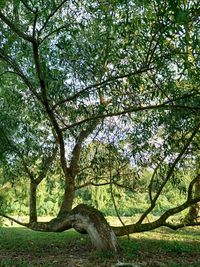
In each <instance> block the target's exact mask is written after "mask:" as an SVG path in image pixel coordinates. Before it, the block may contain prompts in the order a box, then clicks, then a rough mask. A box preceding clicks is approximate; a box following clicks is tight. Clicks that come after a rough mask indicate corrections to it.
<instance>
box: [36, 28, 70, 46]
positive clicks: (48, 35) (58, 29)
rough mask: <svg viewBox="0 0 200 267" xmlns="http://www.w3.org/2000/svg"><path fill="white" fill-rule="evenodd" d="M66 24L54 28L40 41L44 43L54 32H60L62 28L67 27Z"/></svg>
mask: <svg viewBox="0 0 200 267" xmlns="http://www.w3.org/2000/svg"><path fill="white" fill-rule="evenodd" d="M65 28H66V25H64V26H60V27H59V28H57V29H55V30H53V31H52V32H50V33H48V34H47V35H46V36H44V38H43V39H42V40H41V41H40V44H42V43H43V42H44V41H45V40H46V39H47V38H49V37H50V36H51V35H52V34H54V33H58V32H59V31H61V30H62V29H65Z"/></svg>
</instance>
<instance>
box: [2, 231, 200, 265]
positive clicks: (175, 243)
mask: <svg viewBox="0 0 200 267" xmlns="http://www.w3.org/2000/svg"><path fill="white" fill-rule="evenodd" d="M119 243H120V245H121V247H122V251H121V254H120V255H112V254H111V253H109V252H107V253H100V252H96V251H94V250H93V248H92V247H91V245H90V241H89V240H88V238H87V236H85V235H84V236H83V235H80V234H78V233H76V232H74V231H72V230H71V231H68V232H64V233H40V232H33V231H31V230H28V229H25V228H21V227H18V228H16V227H10V228H9V227H2V228H0V266H10V267H11V266H12V267H15V266H24V267H26V266H46V267H47V266H48V267H50V266H65V267H81V266H83V267H96V266H105V267H106V266H109V267H110V266H112V265H113V264H114V263H117V262H118V261H121V262H126V263H135V264H136V265H137V266H152V267H156V266H157V267H162V266H170V267H175V266H176V267H189V266H196V267H197V266H198V267H199V266H200V256H199V255H200V229H198V228H187V229H185V230H181V231H177V232H172V231H170V230H166V229H158V230H156V231H152V232H148V233H141V234H135V235H131V238H130V240H128V239H127V237H123V238H119Z"/></svg>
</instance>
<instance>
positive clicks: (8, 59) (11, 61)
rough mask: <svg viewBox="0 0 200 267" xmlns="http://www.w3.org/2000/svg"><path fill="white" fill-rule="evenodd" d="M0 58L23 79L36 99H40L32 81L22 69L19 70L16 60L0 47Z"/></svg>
mask: <svg viewBox="0 0 200 267" xmlns="http://www.w3.org/2000/svg"><path fill="white" fill-rule="evenodd" d="M0 59H2V60H3V61H5V62H6V63H7V64H8V65H9V66H10V67H11V68H12V69H13V70H14V72H13V73H15V74H16V75H18V76H19V77H20V78H21V79H22V80H23V81H24V83H25V84H26V85H27V86H28V88H29V89H30V91H31V92H32V94H33V95H34V96H35V97H36V98H37V99H38V100H40V96H39V95H38V94H37V92H36V91H35V89H34V87H33V85H32V83H31V82H30V80H29V79H28V78H27V77H26V75H25V74H24V73H23V71H22V70H21V68H20V67H19V65H18V64H17V62H16V61H15V60H14V59H13V58H11V57H10V56H8V55H7V54H6V53H5V52H4V51H3V49H2V48H0Z"/></svg>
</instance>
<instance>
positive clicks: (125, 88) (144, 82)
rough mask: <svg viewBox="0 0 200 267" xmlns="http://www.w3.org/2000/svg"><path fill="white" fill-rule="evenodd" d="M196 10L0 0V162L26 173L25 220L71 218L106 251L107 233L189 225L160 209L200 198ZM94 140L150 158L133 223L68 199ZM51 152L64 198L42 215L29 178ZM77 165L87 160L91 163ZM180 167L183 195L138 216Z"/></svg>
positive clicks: (57, 227)
mask: <svg viewBox="0 0 200 267" xmlns="http://www.w3.org/2000/svg"><path fill="white" fill-rule="evenodd" d="M198 14H199V6H198V1H195V0H191V1H190V0H186V1H181V0H179V1H178V0H177V1H162V0H159V1H158V0H153V1H145V0H144V1H132V0H124V1H119V0H110V1H95V0H94V1H93V0H91V1H84V0H81V1H66V0H64V1H61V0H60V1H58V0H54V1H35V0H29V1H25V0H13V1H11V0H10V1H1V11H0V28H1V34H0V38H1V45H0V60H1V66H0V71H1V73H0V79H1V88H0V108H1V114H0V118H1V121H2V122H1V126H0V127H1V128H2V129H1V131H2V133H3V135H1V139H0V140H1V142H2V145H1V149H2V157H1V159H2V160H1V162H2V166H3V167H2V168H4V169H5V173H6V170H11V169H12V167H13V168H16V166H17V172H18V173H20V171H21V172H23V173H25V175H26V176H27V177H28V179H29V181H30V221H29V223H24V224H23V225H25V226H27V227H29V228H31V229H34V230H40V231H57V232H59V231H64V230H67V229H69V228H71V227H74V228H75V229H76V230H78V231H80V232H87V233H88V234H89V235H90V237H91V239H92V242H93V243H94V245H95V246H96V247H97V248H99V249H111V250H113V251H116V250H117V249H118V245H117V241H116V239H115V235H118V236H120V235H126V234H130V233H134V232H141V231H148V230H151V229H155V228H157V227H160V226H168V227H171V228H174V229H177V228H180V227H183V226H184V225H185V223H180V224H177V225H173V224H171V223H170V222H169V221H168V219H169V218H170V217H171V216H173V215H174V214H177V213H179V212H181V211H183V210H184V209H186V208H188V207H190V206H191V205H192V204H195V203H197V202H198V201H200V196H199V195H195V194H194V192H193V191H194V187H195V184H196V182H197V181H198V177H199V172H198V173H196V172H195V173H194V172H192V170H193V169H194V168H195V164H196V160H195V157H196V154H197V151H198V149H199V144H198V143H199V128H200V121H199V110H200V108H199V103H200V96H199V94H200V92H199V77H200V76H199V69H198V68H199V53H198V46H199V40H198V35H199V26H198V25H199V24H198V23H199V18H198ZM94 140H97V141H98V142H101V143H102V142H104V144H105V147H106V146H108V147H109V146H110V147H111V148H112V151H113V149H114V150H116V151H117V152H116V155H119V154H120V155H121V158H122V162H123V161H124V160H125V158H126V159H127V158H128V159H129V164H132V165H133V166H134V169H135V171H138V172H140V171H141V169H142V168H146V167H147V166H148V167H149V168H151V169H152V170H154V171H153V174H152V176H151V177H149V186H148V190H149V191H148V194H149V208H148V209H147V210H146V211H145V213H144V214H143V215H142V216H141V218H140V219H139V220H138V222H137V223H136V224H132V225H127V226H124V225H123V226H122V227H110V226H109V225H108V224H107V222H106V220H105V219H104V218H103V216H102V214H101V213H100V212H98V211H97V210H95V209H94V208H91V207H88V206H86V205H83V204H82V205H79V206H77V207H75V208H74V209H72V206H73V201H74V197H75V191H76V189H77V188H79V189H80V188H81V186H78V185H77V183H79V184H81V177H83V182H84V179H85V175H84V174H83V170H84V166H82V164H86V165H87V162H86V163H84V162H85V158H87V157H86V156H85V151H87V149H86V147H87V146H88V144H89V143H92V142H94ZM108 151H110V152H108V153H107V160H108V161H107V165H106V166H107V168H108V169H109V166H110V180H109V183H110V184H111V185H113V186H114V182H115V178H114V177H116V172H114V171H113V170H111V169H112V167H113V164H111V163H109V162H111V161H112V159H111V155H112V153H113V152H112V151H111V149H110V150H108ZM88 153H89V152H88ZM90 153H91V152H90ZM96 153H99V150H98V149H97V150H96ZM93 154H94V156H95V157H96V154H95V153H93ZM91 157H92V156H91ZM97 158H98V157H97ZM58 161H59V165H60V169H61V170H62V172H61V174H60V175H61V179H62V182H63V183H64V191H63V198H62V202H61V205H60V210H59V213H58V216H57V217H56V218H55V219H53V220H52V221H50V222H46V223H41V222H38V221H37V207H36V193H37V186H38V184H39V183H40V182H41V181H42V180H43V179H45V177H46V176H47V175H48V172H49V169H50V168H51V167H52V165H54V166H57V163H58ZM91 162H92V159H91ZM93 162H94V160H93ZM19 166H21V169H20V168H19ZM85 167H88V168H91V169H92V168H93V171H94V166H93V164H89V166H85ZM54 169H55V168H54ZM116 169H117V168H116ZM13 170H14V169H13ZM185 172H189V173H190V174H191V179H190V182H189V183H188V184H187V194H186V197H185V201H184V202H183V203H179V204H178V205H177V206H175V207H172V208H171V209H169V210H166V211H164V212H163V214H162V215H161V216H160V218H158V219H156V220H155V221H153V222H149V223H143V221H144V219H145V217H146V216H147V215H148V214H149V213H151V212H152V211H153V209H154V208H155V207H156V205H157V202H158V199H159V197H160V195H162V194H164V192H165V188H166V186H168V184H169V183H173V182H176V181H177V179H180V177H181V176H183V175H184V173H185ZM81 174H82V176H81ZM117 174H118V175H120V172H117ZM18 176H19V175H18ZM133 176H134V175H133ZM129 179H131V178H129ZM132 179H133V180H134V179H135V177H132ZM86 185H87V183H86ZM55 198H56V196H55ZM2 215H3V214H2ZM4 216H7V215H5V214H4ZM186 224H188V225H194V224H198V223H196V222H188V223H186Z"/></svg>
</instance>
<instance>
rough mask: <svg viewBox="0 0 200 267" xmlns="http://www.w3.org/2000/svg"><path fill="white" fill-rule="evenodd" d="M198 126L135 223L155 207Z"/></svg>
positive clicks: (199, 125) (141, 220)
mask: <svg viewBox="0 0 200 267" xmlns="http://www.w3.org/2000/svg"><path fill="white" fill-rule="evenodd" d="M199 128H200V124H198V125H197V127H196V128H195V129H194V131H193V133H192V134H191V136H190V138H189V139H188V140H187V142H186V143H185V145H184V147H183V148H182V150H181V152H180V153H179V154H178V156H177V157H176V159H175V160H174V162H173V163H172V165H171V167H170V168H169V170H168V173H167V175H166V177H165V179H164V181H163V182H162V184H161V186H160V188H159V189H158V191H157V193H156V194H155V196H154V198H153V199H152V201H151V205H150V207H149V208H148V209H147V210H146V211H145V212H144V213H143V214H142V216H141V217H140V219H139V220H138V222H137V224H141V223H142V222H143V220H144V219H145V217H146V216H147V215H148V214H149V213H150V212H151V211H152V210H153V209H154V208H155V205H156V201H157V200H158V198H159V196H160V194H161V192H162V190H163V188H164V187H165V185H166V183H167V182H168V181H169V179H170V178H171V176H172V174H173V172H174V169H175V167H176V165H177V164H178V162H179V161H180V160H181V159H182V157H183V155H184V153H185V152H186V151H187V149H188V147H189V146H190V144H191V142H192V140H193V139H194V137H195V136H196V134H197V133H198V131H199Z"/></svg>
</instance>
